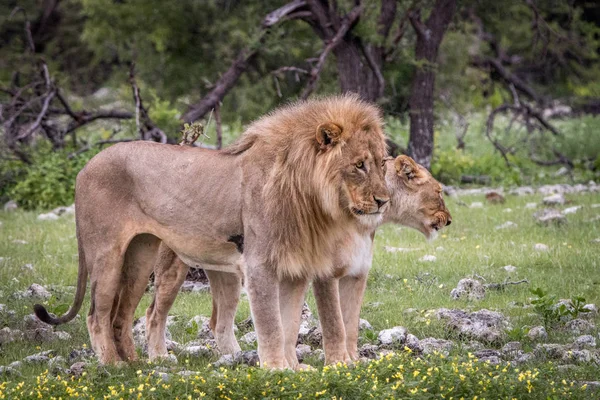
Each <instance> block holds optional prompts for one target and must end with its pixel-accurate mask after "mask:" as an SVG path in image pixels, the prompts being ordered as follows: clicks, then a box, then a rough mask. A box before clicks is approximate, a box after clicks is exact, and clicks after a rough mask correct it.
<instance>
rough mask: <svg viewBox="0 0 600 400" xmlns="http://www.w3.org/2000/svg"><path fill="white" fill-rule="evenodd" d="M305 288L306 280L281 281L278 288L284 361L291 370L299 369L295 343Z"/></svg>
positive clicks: (306, 285)
mask: <svg viewBox="0 0 600 400" xmlns="http://www.w3.org/2000/svg"><path fill="white" fill-rule="evenodd" d="M307 288H308V280H307V279H283V280H282V281H281V282H280V286H279V308H280V312H281V321H282V325H283V331H284V335H285V359H286V360H287V362H288V364H289V366H290V368H292V369H298V367H299V363H298V356H297V355H296V343H297V342H298V331H299V330H300V320H301V317H302V305H303V304H304V297H305V295H306V289H307Z"/></svg>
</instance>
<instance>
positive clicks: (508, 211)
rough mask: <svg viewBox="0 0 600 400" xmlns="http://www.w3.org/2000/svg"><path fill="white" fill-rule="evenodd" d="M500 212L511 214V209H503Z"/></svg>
mask: <svg viewBox="0 0 600 400" xmlns="http://www.w3.org/2000/svg"><path fill="white" fill-rule="evenodd" d="M502 212H505V213H511V212H512V208H505V209H504V210H502Z"/></svg>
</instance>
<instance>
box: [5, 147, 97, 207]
mask: <svg viewBox="0 0 600 400" xmlns="http://www.w3.org/2000/svg"><path fill="white" fill-rule="evenodd" d="M97 152H98V151H97V150H94V151H92V150H90V151H87V152H85V153H83V154H81V155H79V156H76V157H73V158H69V157H68V153H69V152H68V151H66V150H63V151H55V150H52V149H49V148H40V149H37V150H36V152H35V154H34V156H33V159H34V160H33V164H32V165H28V166H27V165H23V164H21V165H20V167H19V168H18V169H19V172H18V173H17V176H18V179H16V180H15V181H12V182H9V185H8V186H9V188H8V190H7V194H8V197H10V198H11V199H12V200H15V201H16V202H17V203H18V204H19V206H21V207H23V208H25V209H28V210H31V209H38V208H39V209H48V208H53V207H57V206H64V205H67V204H71V203H73V199H74V196H75V178H76V177H77V174H78V173H79V171H80V170H81V169H82V168H83V166H84V165H85V164H86V163H87V162H88V160H89V159H90V158H92V157H93V156H94V155H95V154H96V153H97ZM4 164H5V163H3V168H2V169H4V168H6V167H5V165H4Z"/></svg>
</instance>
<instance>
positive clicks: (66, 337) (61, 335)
mask: <svg viewBox="0 0 600 400" xmlns="http://www.w3.org/2000/svg"><path fill="white" fill-rule="evenodd" d="M54 337H55V338H56V339H58V340H71V335H70V334H69V333H68V332H64V331H57V332H54Z"/></svg>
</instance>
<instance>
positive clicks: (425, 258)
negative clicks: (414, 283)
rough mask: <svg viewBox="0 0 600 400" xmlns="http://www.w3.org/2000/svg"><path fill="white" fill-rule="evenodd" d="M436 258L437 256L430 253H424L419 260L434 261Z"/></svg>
mask: <svg viewBox="0 0 600 400" xmlns="http://www.w3.org/2000/svg"><path fill="white" fill-rule="evenodd" d="M436 260H437V257H436V256H434V255H431V254H426V255H424V256H423V257H421V258H419V261H421V262H434V261H436Z"/></svg>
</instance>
